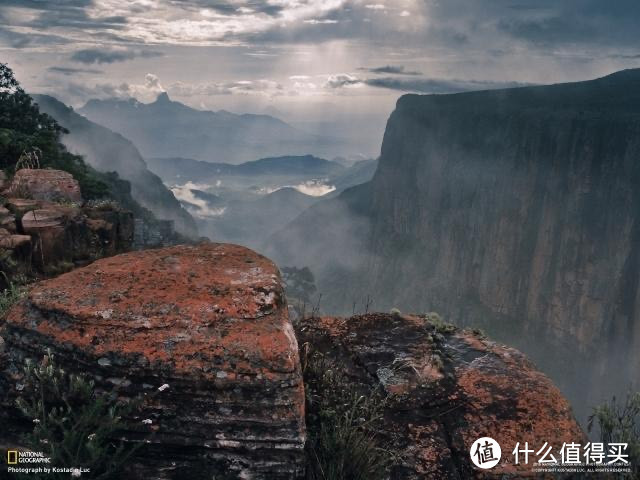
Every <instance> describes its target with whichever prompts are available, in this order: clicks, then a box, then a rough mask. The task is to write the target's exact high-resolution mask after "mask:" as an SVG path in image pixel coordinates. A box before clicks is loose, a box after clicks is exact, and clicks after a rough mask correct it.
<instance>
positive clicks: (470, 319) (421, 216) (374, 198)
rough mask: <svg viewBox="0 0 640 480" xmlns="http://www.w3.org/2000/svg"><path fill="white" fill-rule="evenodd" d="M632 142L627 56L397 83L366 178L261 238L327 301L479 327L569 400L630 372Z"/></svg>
mask: <svg viewBox="0 0 640 480" xmlns="http://www.w3.org/2000/svg"><path fill="white" fill-rule="evenodd" d="M639 153H640V70H628V71H622V72H619V73H616V74H613V75H610V76H608V77H604V78H601V79H597V80H593V81H587V82H578V83H571V84H561V85H551V86H540V87H526V88H517V89H508V90H498V91H485V92H471V93H461V94H454V95H427V96H418V95H405V96H403V97H402V98H400V100H399V101H398V104H397V107H396V110H395V111H394V112H393V114H392V115H391V117H390V119H389V121H388V124H387V128H386V132H385V135H384V142H383V145H382V152H381V157H380V161H379V167H378V170H377V172H376V174H375V176H374V178H373V180H372V181H371V182H370V183H368V184H365V185H362V186H358V187H354V188H352V189H350V190H347V191H345V192H344V193H343V194H342V195H341V196H340V197H339V198H337V199H335V200H330V201H327V202H321V203H320V204H318V205H316V206H315V207H313V208H311V209H310V210H309V211H308V212H306V213H305V214H303V215H302V216H301V217H300V218H298V219H297V220H296V221H295V222H293V224H291V225H290V226H289V227H288V228H287V229H286V230H285V231H283V232H282V233H281V234H280V235H277V236H276V237H274V238H272V239H271V242H270V248H268V249H267V251H268V252H270V254H271V255H272V256H273V257H274V258H275V259H276V260H277V261H278V262H279V263H280V264H282V265H298V266H304V265H309V266H310V267H311V268H312V270H313V271H314V272H315V273H316V276H317V277H318V283H319V285H318V287H319V288H318V290H319V291H320V292H322V293H323V306H324V308H325V309H327V310H329V311H332V310H333V311H338V312H342V311H351V308H352V305H353V303H354V302H362V299H364V298H366V297H367V296H370V298H371V299H372V302H373V303H372V306H373V308H375V309H382V310H387V309H388V308H390V307H393V306H398V307H401V308H403V309H408V310H412V311H429V310H436V311H438V312H440V313H442V314H443V315H444V316H445V317H446V318H447V319H449V320H451V321H453V322H454V323H456V324H458V325H463V326H464V325H474V326H479V327H483V328H485V329H486V330H487V331H488V332H489V333H491V334H492V335H493V336H495V337H496V338H499V339H501V340H503V341H507V342H510V343H512V344H514V345H516V346H518V347H520V348H522V349H523V350H524V351H525V352H526V353H527V354H529V355H530V356H531V357H532V358H533V359H534V360H535V361H536V362H537V363H538V364H539V365H540V366H541V367H542V368H543V370H544V371H546V372H547V373H549V374H551V375H552V376H553V378H554V379H555V380H556V381H557V382H558V384H559V385H560V386H561V387H562V389H563V390H564V391H565V392H566V393H567V394H568V395H569V396H570V399H571V400H572V402H574V403H575V405H576V406H577V407H579V409H580V412H581V413H584V412H585V408H586V406H588V405H594V404H595V403H598V402H599V401H601V400H602V399H603V398H604V397H607V396H609V395H610V393H611V392H615V391H620V390H623V389H626V388H627V387H628V385H629V384H630V383H632V382H637V381H638V380H640V378H639V377H638V375H639V373H638V372H640V353H639V352H640V310H639V308H640V289H639V278H640V191H639V190H638V188H637V186H638V185H639V184H640V183H639V181H640V163H639V162H638V161H637V160H638V155H639ZM317 225H322V228H321V229H320V230H321V231H318V228H317ZM319 252H322V253H323V255H322V256H320V257H318V253H319ZM316 258H319V259H318V260H315V259H316Z"/></svg>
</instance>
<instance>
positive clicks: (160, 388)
mask: <svg viewBox="0 0 640 480" xmlns="http://www.w3.org/2000/svg"><path fill="white" fill-rule="evenodd" d="M167 388H169V384H168V383H165V384H164V385H162V386H160V387H158V390H160V391H161V392H164V391H165V390H166V389H167Z"/></svg>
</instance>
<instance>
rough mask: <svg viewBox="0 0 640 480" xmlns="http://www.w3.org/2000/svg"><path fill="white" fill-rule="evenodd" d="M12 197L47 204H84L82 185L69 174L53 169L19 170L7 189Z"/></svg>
mask: <svg viewBox="0 0 640 480" xmlns="http://www.w3.org/2000/svg"><path fill="white" fill-rule="evenodd" d="M6 193H7V195H8V196H11V197H22V198H30V199H33V200H42V201H46V202H58V203H60V202H68V203H82V194H81V193H80V185H78V182H77V181H76V180H75V179H74V178H73V175H71V174H70V173H68V172H63V171H62V170H51V169H42V170H40V169H27V168H23V169H21V170H18V171H17V172H16V173H15V175H14V176H13V179H12V180H11V184H10V185H9V188H8V189H7V192H6Z"/></svg>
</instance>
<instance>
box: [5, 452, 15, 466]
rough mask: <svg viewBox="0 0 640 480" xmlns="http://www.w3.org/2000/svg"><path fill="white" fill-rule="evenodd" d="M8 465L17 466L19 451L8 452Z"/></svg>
mask: <svg viewBox="0 0 640 480" xmlns="http://www.w3.org/2000/svg"><path fill="white" fill-rule="evenodd" d="M7 463H8V464H9V465H17V463H18V451H17V450H7Z"/></svg>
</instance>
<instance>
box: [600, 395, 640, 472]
mask: <svg viewBox="0 0 640 480" xmlns="http://www.w3.org/2000/svg"><path fill="white" fill-rule="evenodd" d="M595 426H597V430H598V432H599V434H600V441H602V442H603V443H605V444H609V443H613V442H616V443H626V444H628V450H627V452H626V453H628V454H629V458H628V461H629V464H630V466H631V468H632V471H633V475H632V478H640V392H636V393H632V392H629V393H628V394H627V397H626V399H625V401H624V402H619V401H618V400H617V399H616V397H613V398H612V400H611V401H610V402H607V403H603V404H602V405H598V406H597V407H595V408H594V409H593V413H592V414H591V416H589V421H588V424H587V427H588V430H589V432H591V431H592V430H593V428H594V427H595ZM625 478H627V477H625Z"/></svg>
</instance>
